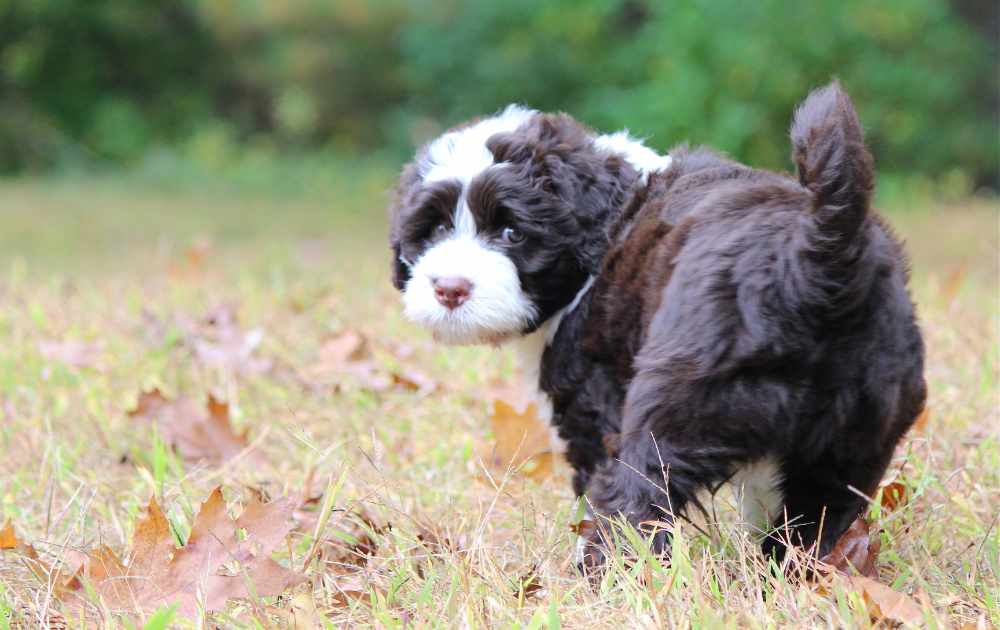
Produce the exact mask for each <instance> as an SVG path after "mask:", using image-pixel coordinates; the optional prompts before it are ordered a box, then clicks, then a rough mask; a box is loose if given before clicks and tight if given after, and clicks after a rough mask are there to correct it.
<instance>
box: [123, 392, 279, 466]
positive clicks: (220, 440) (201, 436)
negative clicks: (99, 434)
mask: <svg viewBox="0 0 1000 630" xmlns="http://www.w3.org/2000/svg"><path fill="white" fill-rule="evenodd" d="M128 415H130V416H131V417H133V418H138V419H140V420H145V421H148V422H153V423H154V424H155V425H156V427H157V429H158V430H159V432H160V435H161V436H162V438H163V441H164V442H166V443H168V444H170V445H171V446H173V447H174V448H175V449H177V452H178V453H179V454H180V455H181V457H183V458H184V459H187V460H192V461H194V460H209V461H225V460H229V459H232V458H233V457H236V456H237V455H239V454H241V453H243V452H244V451H245V450H246V449H247V448H248V447H249V441H248V440H247V434H246V432H245V431H244V432H243V433H242V434H238V433H236V432H235V431H234V430H233V427H232V425H231V424H230V422H229V405H228V404H227V403H224V402H220V401H219V400H216V399H215V398H214V397H212V396H209V398H208V402H207V404H206V405H205V406H204V407H203V406H201V405H199V404H198V403H196V402H194V401H193V400H191V399H190V398H185V397H183V396H182V397H180V398H178V399H176V400H170V399H168V398H167V397H166V396H164V395H163V394H162V393H161V392H160V390H158V389H153V390H151V391H148V392H143V393H142V394H140V395H139V400H138V402H137V403H136V408H135V409H133V410H131V411H129V412H128ZM245 457H247V458H248V459H249V460H251V461H254V462H258V463H264V462H266V459H265V458H264V457H263V455H261V454H260V453H257V452H255V451H250V452H249V453H247V454H246V455H245Z"/></svg>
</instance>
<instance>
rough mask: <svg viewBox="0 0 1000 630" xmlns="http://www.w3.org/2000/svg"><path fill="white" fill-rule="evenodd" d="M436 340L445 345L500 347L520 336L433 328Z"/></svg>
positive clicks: (433, 335)
mask: <svg viewBox="0 0 1000 630" xmlns="http://www.w3.org/2000/svg"><path fill="white" fill-rule="evenodd" d="M431 336H432V337H434V341H435V342H436V343H439V344H441V345H444V346H493V347H500V346H502V345H503V344H505V343H507V342H508V341H510V340H512V339H515V338H517V337H519V336H520V334H519V333H514V332H510V333H498V332H493V331H481V332H478V333H477V332H470V333H466V334H462V335H456V334H455V333H454V332H452V331H449V332H444V333H443V332H440V331H436V330H431Z"/></svg>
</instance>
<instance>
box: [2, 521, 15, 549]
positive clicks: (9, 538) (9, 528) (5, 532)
mask: <svg viewBox="0 0 1000 630" xmlns="http://www.w3.org/2000/svg"><path fill="white" fill-rule="evenodd" d="M17 545H18V543H17V534H15V533H14V523H12V522H11V520H10V519H7V522H6V523H4V525H3V529H0V549H17Z"/></svg>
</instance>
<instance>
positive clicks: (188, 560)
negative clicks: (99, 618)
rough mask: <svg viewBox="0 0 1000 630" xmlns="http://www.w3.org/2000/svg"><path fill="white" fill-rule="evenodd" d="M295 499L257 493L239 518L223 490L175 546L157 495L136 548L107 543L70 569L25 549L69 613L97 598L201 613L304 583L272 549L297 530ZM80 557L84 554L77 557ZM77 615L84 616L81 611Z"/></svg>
mask: <svg viewBox="0 0 1000 630" xmlns="http://www.w3.org/2000/svg"><path fill="white" fill-rule="evenodd" d="M293 509H294V501H292V500H289V499H276V500H274V501H271V502H269V503H262V502H261V501H259V500H258V499H257V498H255V497H253V496H251V498H250V499H249V501H248V502H247V504H246V506H245V507H244V509H243V511H242V513H241V514H240V515H239V517H238V518H236V519H232V518H230V516H229V514H228V513H227V511H226V503H225V500H224V499H223V496H222V489H221V488H219V487H217V488H215V490H213V491H212V492H211V494H209V496H208V498H207V499H206V500H205V502H204V503H203V504H202V506H201V509H200V510H199V512H198V514H197V516H196V517H195V520H194V524H193V526H192V528H191V533H190V535H189V536H188V539H187V541H186V543H185V544H184V545H183V546H181V547H176V546H175V544H174V535H173V532H172V529H171V527H170V523H169V521H168V520H167V518H166V516H164V514H163V511H162V510H161V509H160V506H159V504H158V503H157V502H156V500H155V498H152V499H150V502H149V505H148V508H147V512H146V515H145V516H144V517H143V518H142V519H141V520H140V521H139V522H138V523H136V526H135V534H134V535H133V540H132V546H131V548H130V549H129V551H128V552H127V553H126V554H124V558H126V560H122V557H120V556H118V555H117V554H116V553H115V552H114V551H113V550H112V549H110V548H109V547H108V546H106V545H101V546H99V547H97V548H96V549H94V550H91V551H89V552H87V553H86V554H83V555H82V556H81V557H80V559H79V560H78V561H77V562H76V563H75V564H76V566H75V567H71V568H70V569H69V570H64V569H62V568H61V569H58V570H53V569H51V568H49V567H48V566H47V565H45V564H44V563H42V562H41V561H40V560H38V557H37V554H35V553H34V549H33V548H32V547H30V546H21V552H22V554H23V555H25V556H27V557H28V558H29V559H30V560H33V561H34V562H35V563H37V564H38V565H39V566H40V568H41V570H38V571H34V570H33V572H35V574H36V577H39V578H40V579H43V580H45V581H46V582H47V583H50V584H54V585H55V588H54V589H53V593H54V595H55V596H56V597H57V598H58V599H59V600H61V601H62V602H63V604H65V605H66V606H67V610H70V609H73V610H76V611H84V612H85V613H87V612H89V613H90V614H91V615H92V614H93V612H94V610H93V607H92V606H88V602H89V603H90V604H96V603H97V602H94V601H91V600H92V598H93V597H96V598H97V599H99V600H100V603H101V604H102V605H103V606H104V607H107V609H108V610H110V611H111V612H113V613H121V614H126V615H132V614H135V613H139V614H140V615H141V616H148V615H150V614H152V613H153V612H154V611H156V610H158V609H161V608H163V607H165V606H171V605H176V606H177V613H178V614H180V615H182V616H184V617H188V618H194V617H196V616H197V615H198V612H199V610H201V609H203V610H205V611H206V612H210V611H215V610H220V609H222V608H223V607H225V606H226V604H227V602H229V601H230V600H233V599H251V600H256V599H257V598H260V597H269V596H274V595H278V594H280V593H283V592H284V591H286V590H287V589H289V588H291V587H293V586H296V585H298V584H300V583H302V582H304V581H305V579H306V578H305V576H304V575H302V574H301V573H298V572H296V571H294V570H291V569H288V568H286V567H284V566H282V565H281V564H279V563H278V562H276V561H275V560H274V559H272V558H271V553H272V552H273V551H274V550H275V549H276V548H277V547H278V546H279V545H281V544H282V543H284V542H285V540H286V538H287V536H288V534H289V532H290V531H291V529H292V522H291V513H292V510H293ZM77 555H78V554H77ZM77 616H78V615H77Z"/></svg>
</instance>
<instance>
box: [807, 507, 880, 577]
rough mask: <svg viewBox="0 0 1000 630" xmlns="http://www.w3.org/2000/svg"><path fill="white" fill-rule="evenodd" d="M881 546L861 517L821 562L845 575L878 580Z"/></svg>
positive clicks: (855, 520)
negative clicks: (876, 564) (877, 563)
mask: <svg viewBox="0 0 1000 630" xmlns="http://www.w3.org/2000/svg"><path fill="white" fill-rule="evenodd" d="M880 546H881V543H880V542H879V539H878V537H877V536H872V535H871V531H870V526H869V524H868V522H867V521H865V520H864V519H863V518H861V517H860V516H859V517H858V518H856V519H854V522H853V523H851V526H850V527H848V528H847V531H845V532H844V533H843V534H842V535H841V536H840V538H839V539H837V543H836V544H835V545H834V547H833V549H831V550H830V553H828V554H826V555H825V556H823V557H822V558H820V562H822V563H824V564H826V565H828V566H829V567H832V568H833V569H836V570H837V571H839V572H841V573H844V574H848V575H850V574H855V573H856V574H858V575H863V576H867V577H870V578H877V577H878V569H877V568H876V567H875V562H876V561H877V560H878V552H879V547H880Z"/></svg>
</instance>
